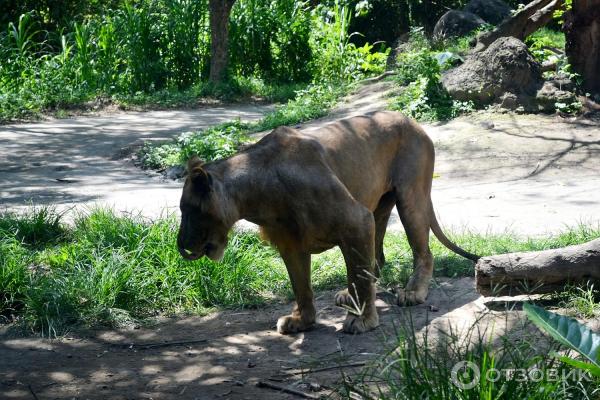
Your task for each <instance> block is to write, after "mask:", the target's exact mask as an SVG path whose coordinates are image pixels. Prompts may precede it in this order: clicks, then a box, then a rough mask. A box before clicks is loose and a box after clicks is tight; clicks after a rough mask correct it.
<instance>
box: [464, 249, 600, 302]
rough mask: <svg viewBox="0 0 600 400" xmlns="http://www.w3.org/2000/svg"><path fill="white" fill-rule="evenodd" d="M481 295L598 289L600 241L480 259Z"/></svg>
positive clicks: (477, 265)
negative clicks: (583, 287) (590, 286)
mask: <svg viewBox="0 0 600 400" xmlns="http://www.w3.org/2000/svg"><path fill="white" fill-rule="evenodd" d="M475 280H476V283H477V290H478V291H479V293H481V294H482V295H484V296H506V295H508V296H513V295H520V294H533V293H536V294H542V293H553V292H561V291H564V289H565V288H566V287H567V286H568V285H577V284H586V283H591V284H594V285H595V287H596V288H598V289H600V239H595V240H592V241H591V242H587V243H584V244H580V245H576V246H569V247H563V248H560V249H553V250H544V251H534V252H527V253H509V254H500V255H496V256H490V257H482V258H480V259H479V261H477V264H476V265H475Z"/></svg>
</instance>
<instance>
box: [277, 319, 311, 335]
mask: <svg viewBox="0 0 600 400" xmlns="http://www.w3.org/2000/svg"><path fill="white" fill-rule="evenodd" d="M313 324H314V322H312V323H307V322H305V321H303V320H302V318H301V317H299V316H295V315H284V316H283V317H280V318H279V319H278V320H277V332H279V333H281V334H282V335H286V334H289V333H296V332H301V331H305V330H308V329H310V328H311V327H312V325H313Z"/></svg>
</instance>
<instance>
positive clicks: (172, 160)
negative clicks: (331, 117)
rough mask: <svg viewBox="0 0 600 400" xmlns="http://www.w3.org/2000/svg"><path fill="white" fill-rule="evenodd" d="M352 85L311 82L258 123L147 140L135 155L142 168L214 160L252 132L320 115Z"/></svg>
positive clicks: (233, 150) (230, 124)
mask: <svg viewBox="0 0 600 400" xmlns="http://www.w3.org/2000/svg"><path fill="white" fill-rule="evenodd" d="M351 87H352V85H351V84H350V83H344V82H338V83H335V82H325V83H321V84H311V85H309V86H308V87H307V88H306V89H303V90H298V91H297V92H296V97H295V98H294V99H291V100H289V101H288V102H287V103H286V104H284V105H282V106H279V107H277V108H276V109H275V110H274V111H272V112H270V113H268V114H267V115H265V117H264V118H262V119H261V120H260V121H258V122H254V123H244V122H240V121H229V122H226V123H223V124H220V125H217V126H213V127H210V128H208V129H205V130H202V131H199V132H187V133H183V134H181V135H179V137H177V138H175V139H174V140H173V141H171V142H167V143H162V144H154V143H147V144H146V145H145V146H144V147H143V148H142V150H141V151H140V153H139V154H138V156H139V158H140V161H141V163H142V166H143V167H144V168H152V169H162V168H165V167H169V166H173V165H181V164H184V163H185V162H186V161H187V160H188V159H189V158H190V157H191V156H193V155H197V156H199V157H200V158H201V159H202V160H204V161H213V160H216V159H220V158H225V157H229V156H231V155H233V154H235V153H236V152H237V151H238V149H239V148H240V146H242V145H243V144H247V143H249V142H251V137H250V135H251V134H252V133H256V132H261V131H266V130H270V129H274V128H276V127H278V126H282V125H293V124H297V123H300V122H305V121H309V120H311V119H315V118H318V117H322V116H324V115H326V114H327V112H328V111H329V110H330V109H331V108H332V107H333V106H334V105H335V104H336V103H337V102H338V100H339V99H340V98H341V97H342V96H343V95H345V94H346V93H348V91H349V90H350V88H351Z"/></svg>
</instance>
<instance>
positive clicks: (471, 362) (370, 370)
mask: <svg viewBox="0 0 600 400" xmlns="http://www.w3.org/2000/svg"><path fill="white" fill-rule="evenodd" d="M407 319H408V321H407ZM457 328H458V329H459V330H458V331H456V329H457ZM482 329H485V328H482V326H481V324H480V323H479V321H478V322H476V323H474V324H473V325H472V326H471V328H470V329H464V330H463V329H461V328H460V327H452V326H450V327H448V328H445V329H444V332H439V333H438V334H437V335H436V336H435V339H432V338H430V335H431V333H430V332H429V330H428V329H427V328H425V329H424V333H421V331H419V330H418V328H417V327H415V326H414V325H413V322H412V319H410V313H409V316H408V317H407V318H406V319H404V320H403V319H400V321H399V326H397V327H396V332H395V334H396V340H395V341H394V342H393V344H392V345H387V346H386V352H385V354H384V355H382V356H380V357H378V358H377V359H376V360H375V361H374V362H372V363H371V364H370V365H369V366H367V368H366V369H365V370H364V371H363V372H362V373H361V374H360V375H359V376H352V379H346V380H345V382H344V389H345V392H344V393H343V396H342V397H346V396H347V397H349V398H352V397H355V396H353V395H352V393H360V397H361V398H364V399H382V400H387V399H402V400H404V399H406V400H412V399H431V400H447V399H463V400H495V399H526V400H548V399H555V400H562V399H571V398H572V399H575V398H577V399H579V398H582V399H585V398H590V399H591V398H595V397H594V395H595V394H597V382H593V381H589V380H585V379H578V375H577V374H570V373H571V372H572V369H571V368H570V367H569V366H566V365H561V364H558V363H556V361H555V360H554V358H553V357H552V356H551V355H550V354H551V353H552V352H553V350H555V349H556V345H555V344H544V343H540V341H539V338H537V337H535V336H534V335H531V334H528V333H520V334H519V337H518V340H515V338H514V337H510V335H506V336H497V335H495V336H494V337H493V338H492V337H489V336H490V335H492V333H493V328H492V327H491V326H490V327H488V330H487V331H486V330H483V331H482ZM488 337H489V338H488ZM492 339H493V340H492ZM461 365H462V366H465V365H466V367H465V368H461Z"/></svg>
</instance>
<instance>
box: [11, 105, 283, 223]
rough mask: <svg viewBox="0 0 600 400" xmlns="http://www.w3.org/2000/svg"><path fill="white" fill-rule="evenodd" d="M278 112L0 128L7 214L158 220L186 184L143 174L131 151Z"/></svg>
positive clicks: (226, 110)
mask: <svg viewBox="0 0 600 400" xmlns="http://www.w3.org/2000/svg"><path fill="white" fill-rule="evenodd" d="M271 109H272V106H266V105H228V106H211V107H206V108H200V109H194V110H182V111H149V112H127V113H118V114H114V115H107V116H101V117H77V118H72V119H55V120H49V121H43V122H38V123H30V124H18V125H3V126H0V209H2V208H8V209H12V210H14V209H20V208H23V207H25V206H26V205H27V204H30V203H31V204H53V205H56V206H57V207H58V208H59V209H65V208H70V207H72V206H74V205H76V206H89V205H92V204H103V205H110V206H114V207H115V208H116V209H118V210H122V211H134V210H142V213H143V214H144V215H148V216H153V217H155V216H158V215H160V214H161V213H163V212H169V211H170V210H171V209H173V208H175V207H176V206H177V204H178V201H177V196H178V192H179V190H180V184H179V183H177V182H173V181H165V180H162V179H160V177H159V176H158V175H157V174H155V173H152V172H146V171H142V170H140V169H138V168H136V167H135V166H134V165H133V164H132V162H131V160H130V157H129V156H130V155H131V152H132V151H134V150H135V149H137V148H139V146H140V145H141V144H142V143H143V142H144V141H147V140H152V141H164V140H166V139H170V138H172V137H175V136H177V135H178V134H180V133H182V132H186V131H194V130H198V129H202V128H206V127H208V126H212V125H216V124H219V123H222V122H225V121H230V120H232V119H235V118H240V119H242V120H244V121H252V120H257V119H259V118H261V117H262V116H263V115H264V114H265V113H266V112H267V111H269V110H271Z"/></svg>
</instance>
